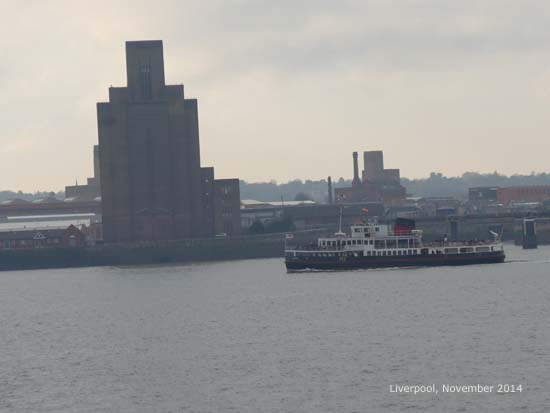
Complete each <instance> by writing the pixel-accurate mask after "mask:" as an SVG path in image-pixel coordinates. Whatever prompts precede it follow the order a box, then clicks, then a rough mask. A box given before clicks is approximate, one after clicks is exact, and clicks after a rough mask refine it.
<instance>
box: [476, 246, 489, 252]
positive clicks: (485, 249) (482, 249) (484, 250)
mask: <svg viewBox="0 0 550 413" xmlns="http://www.w3.org/2000/svg"><path fill="white" fill-rule="evenodd" d="M476 251H477V252H489V247H477V248H476Z"/></svg>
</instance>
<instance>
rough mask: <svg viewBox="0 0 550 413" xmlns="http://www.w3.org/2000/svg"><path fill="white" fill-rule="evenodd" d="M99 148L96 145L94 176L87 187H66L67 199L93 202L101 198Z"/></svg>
mask: <svg viewBox="0 0 550 413" xmlns="http://www.w3.org/2000/svg"><path fill="white" fill-rule="evenodd" d="M99 169H100V166H99V146H98V145H94V176H93V177H92V178H88V181H87V183H86V185H78V183H76V185H71V186H66V187H65V198H66V199H71V200H78V201H93V200H95V199H98V198H99V197H100V196H101V189H100V178H99V176H100V173H99Z"/></svg>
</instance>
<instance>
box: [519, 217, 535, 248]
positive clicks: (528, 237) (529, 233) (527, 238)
mask: <svg viewBox="0 0 550 413" xmlns="http://www.w3.org/2000/svg"><path fill="white" fill-rule="evenodd" d="M522 229H523V231H522V235H523V238H522V245H523V249H533V248H537V247H538V242H537V221H536V220H535V219H534V218H524V219H523V225H522Z"/></svg>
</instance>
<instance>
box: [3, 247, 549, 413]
mask: <svg viewBox="0 0 550 413" xmlns="http://www.w3.org/2000/svg"><path fill="white" fill-rule="evenodd" d="M506 248H507V253H508V262H507V263H505V264H497V265H486V266H469V267H460V268H456V267H450V268H417V269H405V270H403V269H389V270H369V271H352V272H325V273H300V274H287V273H286V272H285V270H284V266H283V262H282V260H281V259H269V260H250V261H234V262H223V263H210V264H192V265H180V266H165V267H139V268H137V267H136V268H82V269H68V270H42V271H20V272H4V273H0V332H1V333H0V349H1V350H2V351H1V352H0V361H1V366H2V368H1V369H0V410H2V411H40V412H47V411H55V412H58V411H83V412H87V411H90V412H92V411H93V412H97V411H118V412H124V411H132V412H133V411H138V412H151V411H157V412H164V411H170V412H171V411H189V412H226V411H235V412H248V411H251V412H254V411H258V412H259V411H261V412H371V411H373V412H384V411H388V412H394V411H402V410H403V411H434V412H441V411H468V412H479V411H491V412H492V411H495V412H496V411H505V412H506V411H508V412H516V411H529V412H533V411H545V410H548V408H550V395H549V394H548V388H549V387H550V374H548V366H549V365H550V344H549V343H550V337H549V332H548V331H549V329H548V328H549V327H550V326H549V324H550V322H549V314H550V300H549V299H548V297H549V296H550V278H549V274H550V248H549V247H541V248H539V249H538V250H533V251H523V250H521V249H520V248H518V247H514V246H512V245H507V247H506ZM431 383H435V384H436V385H437V386H440V385H442V384H466V385H471V384H477V383H480V384H487V385H497V384H498V383H508V384H515V385H518V384H521V385H523V392H522V393H515V394H505V395H498V394H496V393H492V394H441V393H440V394H439V395H438V396H434V395H431V394H423V395H416V396H413V395H404V394H402V395H397V394H394V393H390V385H391V384H431Z"/></svg>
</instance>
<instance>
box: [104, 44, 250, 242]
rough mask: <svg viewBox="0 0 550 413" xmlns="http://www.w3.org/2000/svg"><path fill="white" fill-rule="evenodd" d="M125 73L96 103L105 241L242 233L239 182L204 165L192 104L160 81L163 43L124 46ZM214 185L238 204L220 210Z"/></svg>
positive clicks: (175, 88) (176, 88)
mask: <svg viewBox="0 0 550 413" xmlns="http://www.w3.org/2000/svg"><path fill="white" fill-rule="evenodd" d="M126 71H127V86H126V87H110V88H109V102H104V103H103V102H102V103H98V104H97V120H98V135H99V157H100V168H99V169H100V171H101V179H100V181H101V198H102V210H103V233H104V239H105V241H106V242H132V241H141V240H170V239H182V238H191V237H201V236H210V235H214V234H216V233H219V232H225V233H227V234H228V235H234V234H237V233H239V231H240V216H239V215H240V214H239V208H238V207H237V208H235V205H238V204H239V198H240V196H239V182H238V180H237V179H231V180H221V181H217V180H215V179H214V169H213V168H201V165H200V146H199V122H198V112H197V100H196V99H186V98H185V97H184V88H183V85H166V84H165V82H164V57H163V47H162V41H160V40H157V41H135V42H126ZM218 187H221V188H224V189H223V191H225V192H227V194H228V196H229V197H231V198H232V199H235V200H236V201H235V202H232V203H231V202H227V200H225V202H224V203H223V206H221V203H220V202H221V201H220V199H219V197H218V196H216V193H217V192H216V188H218ZM216 202H217V203H216ZM220 228H224V229H226V230H227V231H219V229H220Z"/></svg>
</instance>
